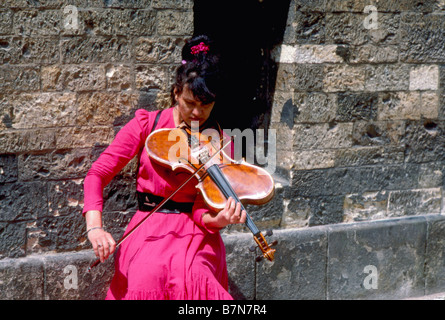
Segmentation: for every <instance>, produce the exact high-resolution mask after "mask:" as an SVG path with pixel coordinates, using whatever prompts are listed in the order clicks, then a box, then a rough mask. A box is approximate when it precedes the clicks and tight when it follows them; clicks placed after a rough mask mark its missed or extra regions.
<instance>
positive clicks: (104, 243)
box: [88, 228, 116, 262]
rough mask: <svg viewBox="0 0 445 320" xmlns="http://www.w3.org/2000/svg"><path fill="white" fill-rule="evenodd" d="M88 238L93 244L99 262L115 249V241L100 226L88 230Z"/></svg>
mask: <svg viewBox="0 0 445 320" xmlns="http://www.w3.org/2000/svg"><path fill="white" fill-rule="evenodd" d="M88 240H90V242H91V244H92V245H93V250H94V253H95V254H96V256H97V257H98V258H99V259H100V262H104V261H105V260H107V259H108V257H109V256H110V254H112V253H113V252H114V250H115V249H116V242H115V241H114V239H113V237H112V236H111V234H110V233H108V232H106V231H104V230H103V229H102V228H97V229H94V230H93V229H92V230H91V231H89V232H88Z"/></svg>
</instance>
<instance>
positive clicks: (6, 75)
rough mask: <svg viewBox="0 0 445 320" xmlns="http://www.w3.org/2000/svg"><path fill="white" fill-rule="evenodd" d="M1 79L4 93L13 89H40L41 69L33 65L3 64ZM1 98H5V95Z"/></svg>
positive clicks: (0, 85) (0, 68) (0, 84)
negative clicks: (6, 65)
mask: <svg viewBox="0 0 445 320" xmlns="http://www.w3.org/2000/svg"><path fill="white" fill-rule="evenodd" d="M0 80H1V81H0V90H1V91H2V92H3V93H4V94H8V93H9V94H10V93H11V92H13V91H14V92H17V91H19V92H20V91H36V90H39V89H40V70H39V68H38V67H33V66H8V67H5V66H2V67H0ZM0 98H2V100H3V98H4V95H3V96H0ZM2 104H3V102H2Z"/></svg>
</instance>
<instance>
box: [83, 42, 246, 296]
mask: <svg viewBox="0 0 445 320" xmlns="http://www.w3.org/2000/svg"><path fill="white" fill-rule="evenodd" d="M182 57H183V60H182V63H181V65H180V66H179V67H178V69H177V73H176V81H175V83H174V85H173V88H172V100H173V106H172V107H171V108H168V109H165V110H163V111H162V112H159V111H154V112H148V111H146V110H142V109H141V110H138V111H136V114H135V117H134V118H133V119H132V120H131V121H130V122H129V123H128V124H127V125H125V126H124V127H123V128H122V129H121V131H119V133H118V134H117V135H116V138H115V139H114V141H113V142H112V143H111V144H110V146H109V147H108V148H107V149H106V150H105V151H104V152H103V153H102V154H101V155H100V157H99V158H98V160H97V161H96V162H95V163H94V164H93V165H92V167H91V169H90V170H89V172H88V174H87V176H86V178H85V182H84V191H85V199H84V209H83V213H84V215H85V219H86V228H87V234H88V239H89V241H90V242H91V244H92V246H93V249H94V252H95V254H96V256H97V257H99V258H100V260H101V262H103V261H104V260H106V259H107V258H108V257H109V256H110V255H111V254H112V253H113V252H114V251H115V250H116V242H115V240H114V239H113V237H112V236H111V234H110V233H108V232H106V231H105V230H104V229H103V228H102V208H103V196H102V193H103V188H104V187H105V186H106V185H107V184H108V183H109V182H110V181H111V180H112V179H113V177H114V176H115V175H116V174H117V173H118V172H119V171H120V170H121V169H122V168H123V167H124V166H125V165H126V164H127V163H128V162H129V161H130V160H131V159H132V158H133V157H134V156H138V157H139V166H138V176H137V192H138V200H139V209H138V211H137V212H136V213H135V215H134V216H133V218H132V220H131V221H130V224H129V225H128V227H127V228H128V229H127V231H128V230H130V229H131V228H132V227H133V226H135V225H136V224H137V223H138V222H139V221H141V219H143V218H144V217H145V216H146V214H147V212H149V211H150V210H151V209H152V208H153V207H154V206H155V205H156V204H157V203H159V202H160V201H162V199H164V198H165V197H168V196H169V195H170V194H171V193H172V192H173V191H174V190H175V188H176V187H178V186H179V185H180V184H181V183H182V182H183V181H184V180H185V177H184V175H183V174H176V173H173V172H172V171H171V170H170V169H168V168H166V167H163V166H160V165H159V164H157V163H155V162H154V161H152V159H151V158H149V156H148V155H147V153H146V152H145V151H144V144H145V141H146V139H147V136H148V135H149V134H150V133H151V132H152V131H153V130H156V129H160V128H176V127H178V126H179V125H181V124H185V125H186V126H191V125H192V122H194V121H196V122H198V123H199V127H200V129H201V128H209V127H210V128H212V127H215V128H216V122H215V121H214V120H213V119H212V117H211V114H212V111H213V109H214V107H215V102H216V100H217V96H218V95H219V88H220V81H221V80H220V79H221V76H220V72H219V67H218V63H219V62H218V58H217V55H216V54H215V53H214V51H213V45H212V43H211V42H210V40H209V39H208V38H207V37H205V36H198V37H195V38H193V39H190V40H189V41H187V42H186V44H185V46H184V48H183V51H182ZM195 184H196V181H193V180H192V181H191V182H190V183H188V184H187V185H186V186H185V187H183V188H182V189H181V191H180V192H178V193H177V194H175V196H174V197H173V199H172V200H169V201H168V202H167V203H166V205H165V206H164V207H163V208H162V209H160V210H159V211H158V212H155V213H154V214H153V215H151V216H150V217H149V219H148V220H147V221H146V222H145V223H143V224H141V226H140V227H139V228H138V229H137V230H136V231H135V232H134V233H132V234H131V236H129V237H128V239H127V240H126V241H125V242H123V243H122V244H121V245H120V246H119V247H118V250H117V251H116V255H115V274H114V277H113V279H112V282H111V285H110V288H109V290H108V293H107V296H106V299H200V300H202V299H231V298H232V297H231V296H230V294H229V293H228V276H227V266H226V257H225V248H224V243H223V241H222V239H221V236H220V234H219V230H220V229H221V228H223V227H225V226H227V225H229V224H236V223H244V222H245V221H246V212H245V211H244V210H242V209H241V206H240V204H239V203H236V202H235V200H233V199H232V198H230V199H229V200H228V201H227V203H226V205H225V207H224V208H223V209H222V210H221V211H219V212H217V213H214V212H210V211H209V209H208V208H207V206H206V204H205V202H204V201H203V199H202V196H200V194H199V193H197V189H196V188H195Z"/></svg>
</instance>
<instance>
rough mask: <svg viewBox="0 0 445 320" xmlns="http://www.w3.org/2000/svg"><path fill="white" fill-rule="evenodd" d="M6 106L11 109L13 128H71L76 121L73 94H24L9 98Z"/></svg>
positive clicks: (6, 100) (6, 99) (5, 101)
mask: <svg viewBox="0 0 445 320" xmlns="http://www.w3.org/2000/svg"><path fill="white" fill-rule="evenodd" d="M3 101H4V103H5V104H4V106H5V107H7V108H10V110H11V113H12V117H11V127H12V128H14V129H29V128H38V127H40V128H41V127H55V126H70V125H73V124H74V123H75V119H76V112H77V110H76V103H75V102H76V96H75V94H73V93H22V94H18V95H15V96H9V97H8V98H5V99H4V100H3Z"/></svg>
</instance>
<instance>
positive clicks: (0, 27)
mask: <svg viewBox="0 0 445 320" xmlns="http://www.w3.org/2000/svg"><path fill="white" fill-rule="evenodd" d="M12 16H13V12H12V11H11V10H0V35H4V34H11V33H12Z"/></svg>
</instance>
